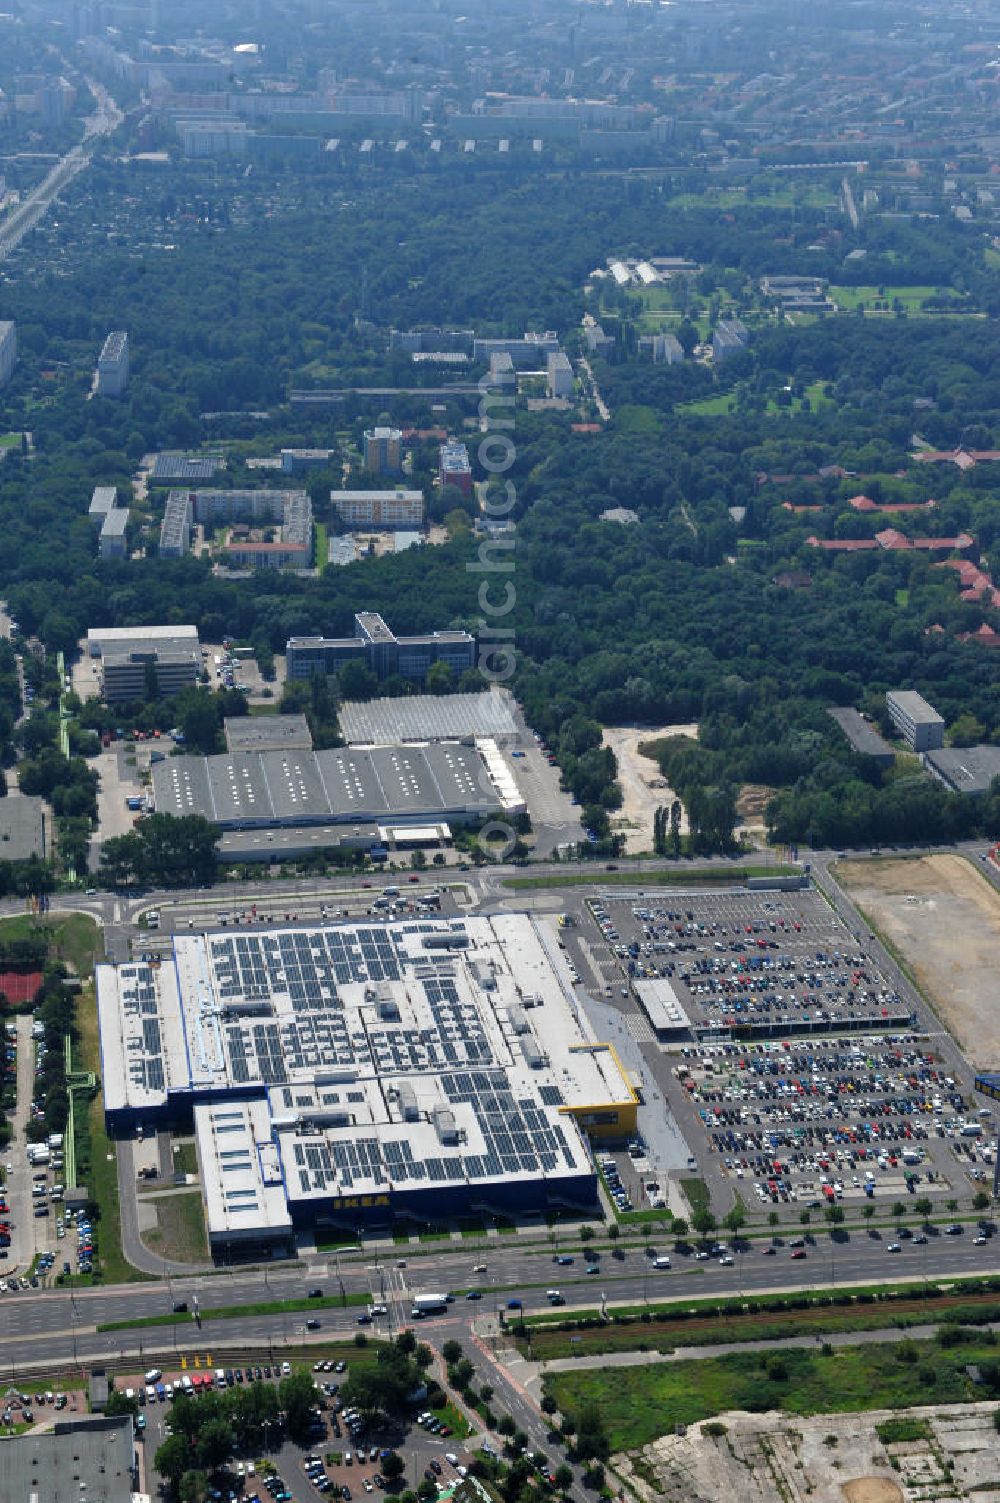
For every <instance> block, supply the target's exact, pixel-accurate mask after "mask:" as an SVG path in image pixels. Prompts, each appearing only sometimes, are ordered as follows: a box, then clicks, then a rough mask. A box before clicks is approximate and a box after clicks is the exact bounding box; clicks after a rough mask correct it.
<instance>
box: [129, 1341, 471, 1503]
mask: <svg viewBox="0 0 1000 1503" xmlns="http://www.w3.org/2000/svg"><path fill="white" fill-rule="evenodd" d="M206 1362H207V1359H206ZM350 1364H351V1354H350V1352H349V1351H348V1352H345V1353H344V1355H343V1356H342V1357H330V1358H319V1359H318V1360H317V1361H315V1362H314V1363H313V1364H312V1378H313V1383H314V1385H315V1387H316V1408H315V1410H314V1414H315V1416H316V1420H315V1425H314V1428H313V1434H312V1436H311V1438H310V1439H309V1441H308V1442H305V1443H302V1444H298V1443H295V1442H292V1441H285V1443H284V1444H283V1445H282V1446H281V1449H280V1450H279V1451H275V1452H273V1453H271V1454H267V1455H261V1454H260V1453H259V1451H257V1452H254V1453H253V1454H252V1455H250V1454H247V1455H242V1456H240V1455H237V1456H236V1457H234V1458H233V1460H232V1461H231V1462H230V1463H229V1467H228V1470H229V1474H230V1476H231V1479H232V1483H233V1484H234V1485H233V1488H232V1492H233V1495H234V1496H236V1497H238V1498H239V1499H240V1500H241V1503H250V1500H252V1499H258V1500H259V1503H266V1499H267V1498H268V1497H269V1496H270V1497H272V1498H275V1499H277V1500H281V1499H284V1500H286V1503H287V1500H289V1499H293V1500H302V1499H307V1498H315V1497H317V1496H320V1495H323V1494H328V1495H329V1496H330V1497H332V1498H336V1497H340V1498H342V1499H344V1500H345V1503H350V1500H352V1499H354V1498H357V1499H366V1498H367V1497H368V1496H370V1495H371V1496H373V1497H376V1498H377V1497H378V1496H379V1495H380V1494H382V1493H386V1492H388V1493H396V1494H398V1493H401V1492H405V1491H407V1490H412V1491H416V1489H417V1487H418V1486H419V1484H420V1483H421V1482H424V1481H427V1482H432V1483H433V1485H434V1487H435V1489H436V1491H437V1493H438V1494H446V1493H448V1492H449V1491H450V1489H451V1488H452V1487H453V1486H454V1484H455V1483H456V1482H457V1481H458V1480H459V1478H460V1477H463V1476H464V1475H465V1473H466V1469H467V1464H468V1462H469V1461H470V1459H471V1454H470V1453H469V1451H468V1450H467V1449H466V1448H465V1446H464V1445H463V1444H462V1442H461V1441H460V1440H459V1439H457V1438H456V1436H455V1435H454V1434H453V1433H452V1431H451V1429H450V1428H449V1426H448V1425H447V1424H446V1423H444V1421H443V1420H441V1419H440V1418H439V1417H437V1416H435V1415H433V1414H432V1413H430V1412H427V1413H424V1412H415V1413H413V1414H411V1415H409V1416H407V1417H403V1416H395V1417H393V1418H392V1419H391V1420H386V1421H385V1422H384V1423H382V1424H378V1423H375V1424H371V1423H367V1422H366V1421H365V1420H364V1419H363V1418H362V1417H361V1416H360V1414H358V1413H357V1411H355V1410H351V1409H350V1408H349V1407H345V1405H344V1403H343V1400H342V1398H341V1395H340V1390H341V1387H342V1385H343V1384H344V1383H346V1382H347V1380H348V1378H349V1377H350ZM291 1371H292V1368H291V1364H290V1363H289V1362H288V1361H284V1362H276V1361H275V1360H274V1357H273V1355H272V1354H271V1353H268V1354H267V1355H266V1356H265V1355H264V1354H262V1355H261V1357H260V1360H259V1361H258V1362H252V1363H249V1364H248V1363H245V1362H244V1364H243V1365H241V1366H239V1367H236V1366H225V1367H220V1368H207V1369H206V1368H199V1369H197V1370H192V1369H191V1368H190V1367H189V1368H187V1369H185V1370H181V1371H171V1372H166V1373H164V1372H161V1371H160V1370H159V1369H155V1370H150V1371H149V1372H147V1373H146V1374H143V1375H140V1374H136V1375H135V1376H134V1377H131V1378H129V1377H121V1378H119V1379H117V1380H116V1387H118V1388H119V1389H122V1390H123V1391H124V1392H125V1393H126V1395H128V1396H133V1397H134V1398H135V1399H136V1400H137V1402H138V1404H139V1418H138V1421H137V1430H138V1433H139V1435H140V1436H141V1437H142V1438H143V1439H144V1440H145V1441H146V1453H147V1464H148V1463H149V1460H150V1459H151V1458H152V1456H153V1455H154V1454H155V1451H156V1449H157V1448H158V1447H159V1446H160V1445H161V1444H162V1443H163V1440H164V1439H165V1438H166V1437H167V1436H169V1435H170V1433H171V1427H170V1404H171V1401H172V1399H173V1398H174V1397H175V1396H176V1395H177V1394H179V1393H182V1392H187V1393H188V1394H193V1395H194V1396H197V1394H199V1393H202V1392H205V1391H208V1390H219V1389H225V1388H232V1387H233V1386H234V1385H235V1386H240V1385H243V1386H245V1385H247V1384H252V1383H259V1382H265V1383H266V1382H280V1380H281V1379H282V1377H287V1376H288V1375H289V1373H290V1372H291ZM390 1452H391V1453H393V1454H394V1455H398V1456H399V1457H400V1459H401V1460H402V1462H403V1466H404V1471H403V1475H402V1476H392V1477H391V1479H390V1476H385V1475H383V1472H382V1467H383V1464H384V1463H385V1462H386V1461H387V1460H388V1458H389V1455H390ZM386 1471H387V1472H388V1471H389V1468H386ZM225 1496H226V1493H225V1492H223V1497H225Z"/></svg>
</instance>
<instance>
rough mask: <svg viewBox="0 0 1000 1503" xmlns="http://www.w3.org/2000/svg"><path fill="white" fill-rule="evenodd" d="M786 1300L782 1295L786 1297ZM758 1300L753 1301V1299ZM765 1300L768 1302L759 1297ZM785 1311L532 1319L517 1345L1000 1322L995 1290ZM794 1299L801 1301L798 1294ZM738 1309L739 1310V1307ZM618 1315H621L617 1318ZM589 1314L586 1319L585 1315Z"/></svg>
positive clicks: (701, 1341)
mask: <svg viewBox="0 0 1000 1503" xmlns="http://www.w3.org/2000/svg"><path fill="white" fill-rule="evenodd" d="M779 1298H780V1297H779ZM751 1303H752V1302H751ZM760 1303H761V1304H763V1301H761V1302H760ZM790 1303H792V1302H791V1301H786V1302H785V1304H786V1308H785V1309H782V1308H781V1307H780V1305H779V1304H778V1303H777V1300H776V1301H775V1303H774V1305H772V1306H771V1308H763V1309H758V1310H753V1309H752V1308H751V1309H750V1310H746V1309H745V1308H743V1307H742V1306H740V1305H738V1303H737V1302H736V1301H733V1302H732V1304H731V1305H730V1307H729V1309H725V1308H723V1307H719V1308H717V1309H716V1310H714V1311H713V1310H711V1309H704V1308H701V1309H699V1308H698V1306H696V1305H695V1306H687V1307H686V1308H687V1309H688V1310H689V1312H690V1313H688V1314H686V1315H679V1314H678V1313H677V1310H676V1307H675V1309H674V1312H673V1314H655V1313H653V1312H652V1311H650V1310H648V1309H644V1308H636V1307H633V1308H632V1309H629V1310H616V1311H614V1315H613V1317H612V1319H611V1320H610V1321H600V1317H599V1315H598V1312H596V1311H595V1312H594V1313H593V1315H591V1316H590V1317H589V1319H590V1320H593V1321H594V1322H595V1324H593V1325H581V1324H575V1325H573V1324H570V1323H568V1322H564V1323H563V1324H561V1325H560V1326H558V1327H556V1326H554V1325H549V1324H547V1323H545V1322H544V1320H538V1321H535V1320H532V1319H531V1318H530V1317H529V1318H528V1319H527V1320H526V1322H525V1325H526V1326H527V1328H528V1332H530V1341H529V1340H528V1337H527V1335H525V1336H523V1337H522V1336H521V1335H520V1324H518V1326H517V1327H516V1328H515V1335H516V1337H517V1342H518V1345H519V1346H520V1347H521V1349H522V1350H523V1351H524V1352H525V1354H527V1353H528V1352H529V1349H530V1355H531V1357H532V1359H533V1360H534V1361H536V1362H550V1361H555V1360H558V1359H560V1358H564V1357H584V1356H595V1355H598V1354H605V1353H609V1352H634V1351H640V1352H641V1351H653V1352H662V1353H664V1354H666V1353H668V1352H672V1351H675V1350H676V1349H677V1348H678V1347H686V1346H714V1345H721V1344H724V1343H728V1342H731V1341H732V1342H737V1341H745V1342H758V1343H759V1342H766V1341H785V1340H788V1339H789V1338H791V1337H795V1336H817V1337H820V1336H834V1335H843V1334H844V1333H847V1332H863V1331H884V1330H888V1329H898V1330H901V1331H902V1330H906V1329H908V1328H910V1327H912V1326H921V1325H931V1324H936V1323H942V1324H945V1325H954V1326H959V1325H969V1326H984V1325H990V1324H993V1323H995V1322H998V1321H1000V1301H998V1299H997V1296H996V1295H995V1294H984V1295H978V1296H977V1295H964V1296H963V1295H957V1294H951V1295H943V1296H941V1297H940V1298H937V1299H935V1298H930V1299H926V1298H923V1297H921V1296H919V1295H915V1296H914V1297H913V1298H912V1299H907V1298H902V1297H900V1298H894V1299H892V1300H891V1301H886V1300H879V1301H877V1302H871V1303H869V1302H868V1301H865V1302H859V1303H857V1304H853V1305H851V1306H850V1307H849V1308H846V1309H845V1308H844V1307H834V1306H832V1305H831V1304H830V1303H829V1301H827V1302H825V1303H823V1304H819V1303H817V1304H815V1305H811V1306H810V1307H809V1308H807V1309H788V1308H787V1305H788V1304H790ZM794 1303H796V1304H801V1301H799V1300H797V1301H795V1302H794ZM734 1306H735V1307H736V1308H735V1309H734V1308H733V1307H734ZM614 1316H617V1317H618V1319H617V1320H616V1319H615V1318H614ZM586 1318H587V1317H581V1319H586Z"/></svg>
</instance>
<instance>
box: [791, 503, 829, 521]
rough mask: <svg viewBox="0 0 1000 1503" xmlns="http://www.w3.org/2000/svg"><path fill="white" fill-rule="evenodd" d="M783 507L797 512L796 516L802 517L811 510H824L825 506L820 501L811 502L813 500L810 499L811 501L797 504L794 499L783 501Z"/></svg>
mask: <svg viewBox="0 0 1000 1503" xmlns="http://www.w3.org/2000/svg"><path fill="white" fill-rule="evenodd" d="M781 509H782V511H790V512H793V513H794V514H795V516H797V517H801V516H803V515H805V514H806V513H807V512H811V511H823V509H824V508H823V507H822V506H820V505H819V504H818V503H815V502H811V501H809V502H806V501H803V502H801V503H800V504H799V505H796V504H795V502H794V501H782V503H781Z"/></svg>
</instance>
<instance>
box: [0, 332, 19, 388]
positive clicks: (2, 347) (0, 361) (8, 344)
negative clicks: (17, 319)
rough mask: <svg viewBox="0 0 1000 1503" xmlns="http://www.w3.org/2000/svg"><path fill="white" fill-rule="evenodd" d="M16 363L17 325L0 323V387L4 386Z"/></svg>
mask: <svg viewBox="0 0 1000 1503" xmlns="http://www.w3.org/2000/svg"><path fill="white" fill-rule="evenodd" d="M16 363H17V324H15V323H12V322H11V321H10V320H4V321H3V322H0V386H6V384H7V382H8V381H9V380H10V378H11V376H12V375H13V374H14V366H15V365H16Z"/></svg>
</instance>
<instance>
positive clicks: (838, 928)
mask: <svg viewBox="0 0 1000 1503" xmlns="http://www.w3.org/2000/svg"><path fill="white" fill-rule="evenodd" d="M591 908H592V911H593V913H594V917H595V919H596V921H597V923H598V926H599V927H600V929H601V932H602V935H603V936H604V938H605V940H606V941H607V943H608V944H609V946H610V947H611V948H612V950H613V953H614V955H615V956H616V958H617V959H618V961H619V963H620V966H621V968H622V969H623V970H624V971H625V972H626V973H627V974H628V976H629V977H630V978H631V979H632V980H633V981H639V980H643V979H654V978H661V979H664V980H668V981H669V982H670V985H671V987H672V989H673V992H674V994H675V996H676V998H677V1000H678V1002H679V1003H680V1005H681V1008H682V1009H683V1013H684V1014H685V1015H686V1017H687V1021H688V1024H689V1029H690V1033H691V1034H692V1035H693V1036H694V1037H696V1038H700V1039H704V1038H731V1037H735V1036H738V1037H741V1038H752V1037H755V1036H757V1037H768V1036H773V1037H783V1036H786V1035H790V1034H794V1033H810V1034H811V1033H815V1032H829V1031H831V1030H833V1029H854V1028H858V1029H871V1028H884V1027H885V1026H886V1025H887V1024H890V1023H891V1024H896V1025H906V1024H907V1023H909V1021H910V1009H909V1006H908V1005H907V1004H906V1003H905V1002H904V1001H903V1000H902V998H901V997H900V996H899V993H898V992H897V991H896V990H895V989H894V988H893V987H892V986H891V985H890V983H889V982H888V981H887V980H886V978H885V977H884V976H883V975H882V974H881V973H880V971H879V969H878V966H877V964H876V963H875V961H874V960H873V959H872V957H871V956H870V955H869V954H868V953H866V952H865V951H864V950H861V949H859V947H858V941H857V940H856V939H854V937H853V936H852V935H851V934H849V933H848V931H847V930H846V929H845V928H844V927H843V925H842V924H841V923H840V921H839V919H837V917H836V915H835V914H833V913H832V911H831V910H830V908H828V907H827V905H826V904H825V903H824V902H823V900H822V898H820V897H819V896H818V894H816V893H815V892H811V891H803V892H794V893H774V894H766V893H761V894H755V893H743V892H732V893H716V894H712V895H710V896H705V897H701V896H698V897H692V896H690V895H688V896H683V897H682V896H677V895H669V896H664V897H663V898H662V899H660V898H659V897H658V896H657V897H655V898H653V897H645V898H638V899H633V900H629V899H620V900H616V899H612V898H604V899H597V900H595V901H594V902H593V903H592V904H591Z"/></svg>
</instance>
